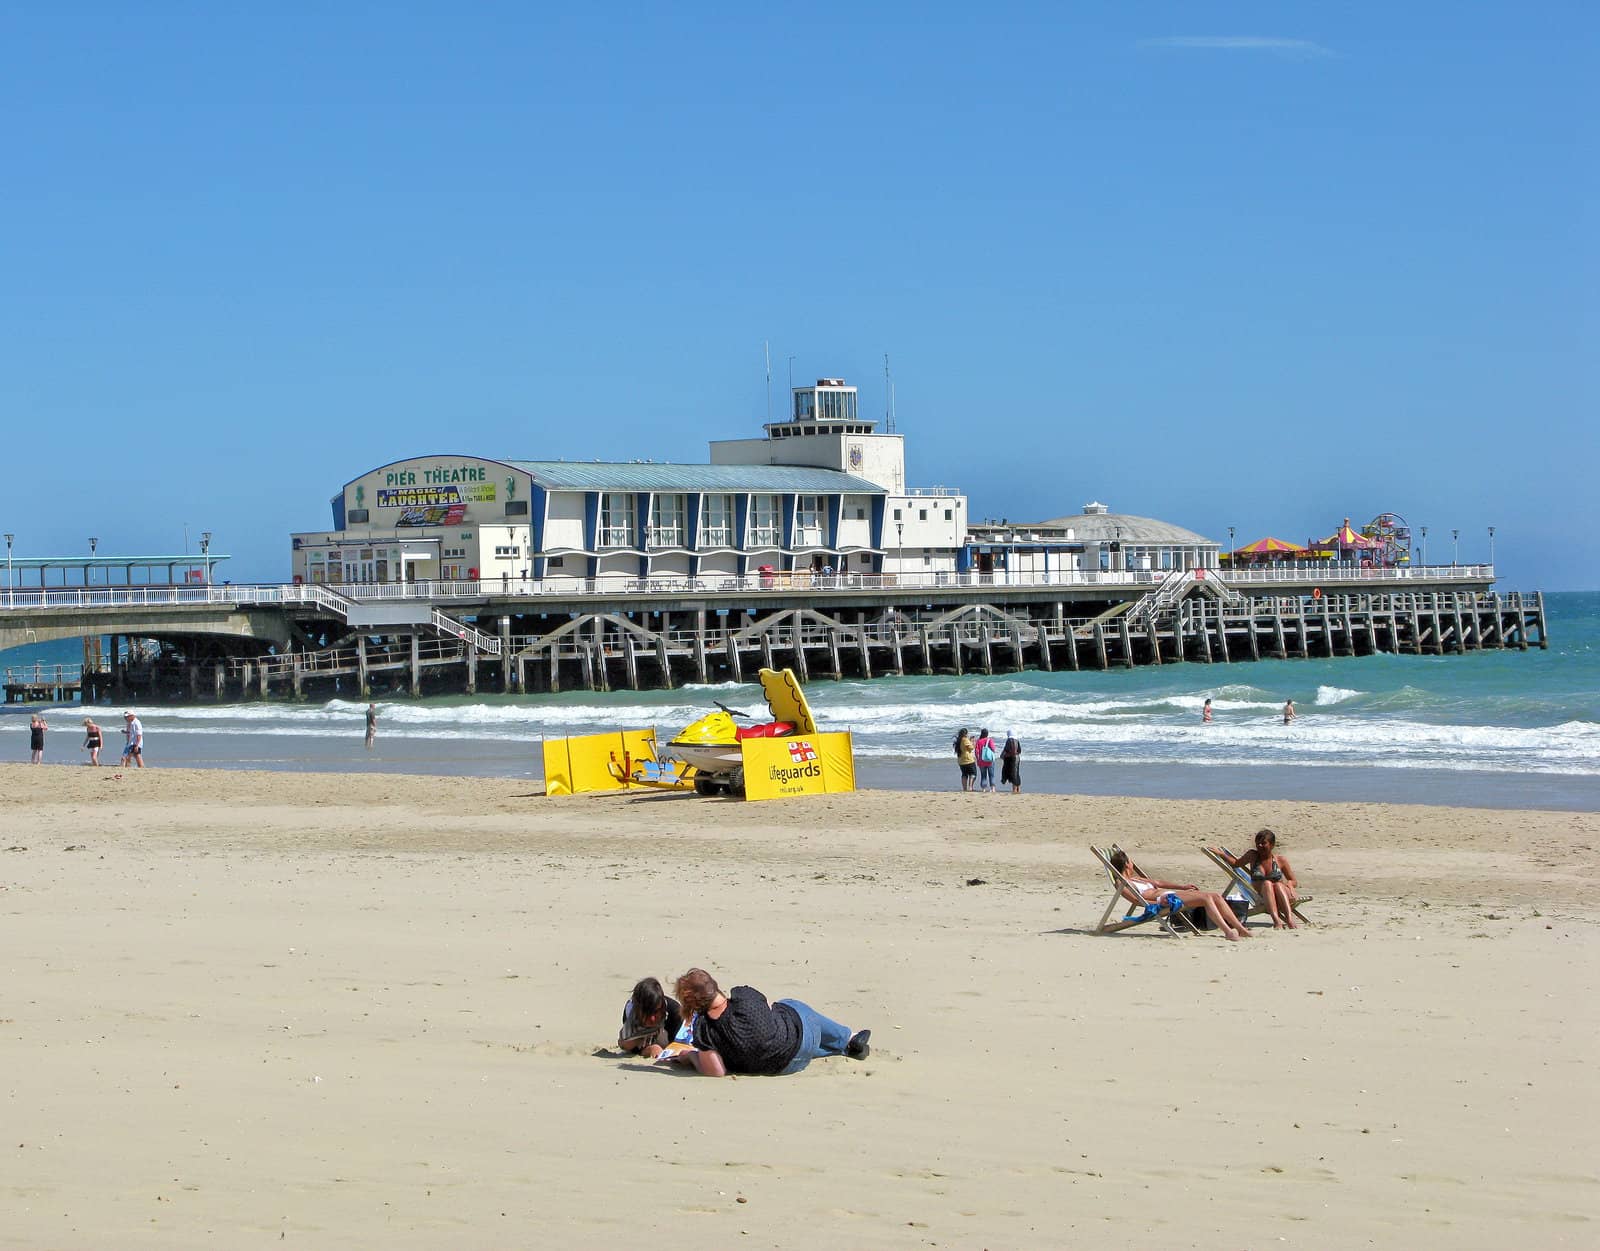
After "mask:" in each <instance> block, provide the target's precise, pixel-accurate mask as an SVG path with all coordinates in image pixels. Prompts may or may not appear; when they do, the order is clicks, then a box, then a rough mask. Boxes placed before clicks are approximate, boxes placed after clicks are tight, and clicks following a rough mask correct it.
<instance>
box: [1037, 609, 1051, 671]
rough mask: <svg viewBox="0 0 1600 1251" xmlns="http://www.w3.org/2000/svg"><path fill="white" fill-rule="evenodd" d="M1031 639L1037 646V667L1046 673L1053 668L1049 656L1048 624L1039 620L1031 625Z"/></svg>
mask: <svg viewBox="0 0 1600 1251" xmlns="http://www.w3.org/2000/svg"><path fill="white" fill-rule="evenodd" d="M1033 641H1034V643H1035V644H1036V645H1037V647H1038V648H1039V667H1040V668H1041V669H1043V670H1044V671H1045V672H1046V673H1049V672H1050V671H1051V670H1053V669H1054V668H1055V661H1054V660H1053V659H1051V656H1050V626H1049V625H1048V623H1046V622H1043V621H1041V622H1040V623H1039V624H1038V625H1036V626H1034V627H1033Z"/></svg>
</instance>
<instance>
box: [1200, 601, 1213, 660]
mask: <svg viewBox="0 0 1600 1251" xmlns="http://www.w3.org/2000/svg"><path fill="white" fill-rule="evenodd" d="M1205 611H1206V610H1205V609H1204V608H1201V609H1200V610H1199V613H1198V615H1199V617H1200V620H1199V621H1198V622H1196V623H1195V633H1196V634H1197V635H1199V636H1200V655H1201V656H1202V657H1203V658H1204V659H1205V662H1206V664H1208V665H1209V664H1213V663H1215V662H1214V661H1213V659H1212V656H1211V631H1210V630H1209V629H1207V628H1206V616H1205Z"/></svg>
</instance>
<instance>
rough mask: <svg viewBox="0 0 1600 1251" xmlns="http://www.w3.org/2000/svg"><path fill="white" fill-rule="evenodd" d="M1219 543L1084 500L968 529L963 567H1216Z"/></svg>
mask: <svg viewBox="0 0 1600 1251" xmlns="http://www.w3.org/2000/svg"><path fill="white" fill-rule="evenodd" d="M1221 551H1222V547H1221V544H1219V543H1217V542H1216V541H1215V540H1213V539H1208V538H1206V537H1204V536H1203V535H1199V534H1196V533H1195V532H1194V531H1193V530H1185V529H1184V528H1183V527H1182V526H1175V525H1173V524H1171V523H1170V522H1166V521H1157V520H1155V519H1154V518H1152V517H1138V516H1135V515H1133V514H1132V513H1114V512H1112V511H1111V510H1110V509H1109V508H1107V507H1106V506H1105V505H1104V504H1101V503H1089V504H1085V505H1084V506H1083V511H1082V512H1081V513H1076V514H1074V515H1073V516H1070V517H1055V518H1052V519H1051V520H1049V521H1030V522H1017V523H1015V524H1013V523H1011V522H1004V521H1002V522H998V523H997V522H993V521H989V522H984V523H981V524H975V525H974V526H973V527H972V532H971V546H970V548H969V550H968V557H967V567H968V568H970V569H972V570H973V571H974V572H977V573H984V574H987V573H994V572H996V571H997V570H1006V571H1009V572H1010V574H1011V575H1012V576H1013V577H1023V576H1048V575H1050V574H1058V573H1063V572H1069V571H1071V572H1079V571H1084V572H1101V573H1111V572H1118V573H1120V572H1135V573H1154V574H1162V573H1170V572H1172V571H1173V570H1174V569H1180V570H1181V569H1216V568H1217V567H1218V566H1219V564H1220V563H1221Z"/></svg>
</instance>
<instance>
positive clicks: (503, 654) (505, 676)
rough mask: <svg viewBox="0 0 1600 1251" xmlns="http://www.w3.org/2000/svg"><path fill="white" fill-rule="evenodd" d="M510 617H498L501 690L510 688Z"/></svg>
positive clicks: (504, 690)
mask: <svg viewBox="0 0 1600 1251" xmlns="http://www.w3.org/2000/svg"><path fill="white" fill-rule="evenodd" d="M511 670H512V663H511V618H510V617H507V616H502V617H501V618H500V689H501V691H503V692H509V691H510V690H511V678H512V674H511Z"/></svg>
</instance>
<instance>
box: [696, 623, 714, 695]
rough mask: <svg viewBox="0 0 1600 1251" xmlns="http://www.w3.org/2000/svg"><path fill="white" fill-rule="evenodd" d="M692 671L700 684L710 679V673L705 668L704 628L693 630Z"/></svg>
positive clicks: (702, 684)
mask: <svg viewBox="0 0 1600 1251" xmlns="http://www.w3.org/2000/svg"><path fill="white" fill-rule="evenodd" d="M694 671H695V674H696V676H698V677H699V679H700V685H701V686H704V685H705V684H706V683H707V682H709V681H710V680H711V675H710V673H709V672H708V671H707V669H706V632H705V631H704V630H696V631H695V632H694Z"/></svg>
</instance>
